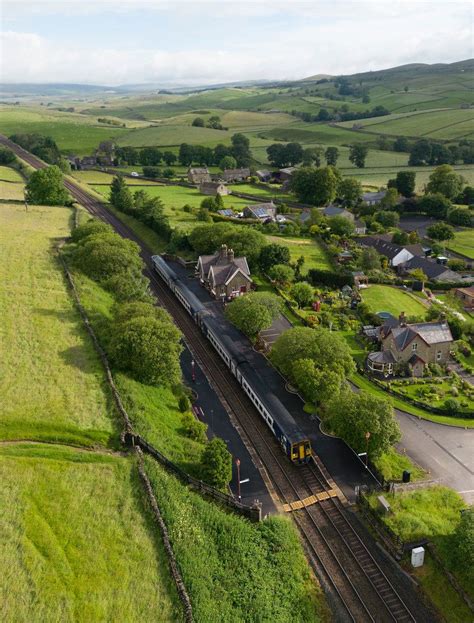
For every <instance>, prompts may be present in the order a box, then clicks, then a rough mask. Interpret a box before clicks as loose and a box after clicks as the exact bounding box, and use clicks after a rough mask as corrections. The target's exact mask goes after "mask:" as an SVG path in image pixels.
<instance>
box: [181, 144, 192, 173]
mask: <svg viewBox="0 0 474 623" xmlns="http://www.w3.org/2000/svg"><path fill="white" fill-rule="evenodd" d="M178 160H179V162H180V163H181V164H182V165H183V166H185V167H189V165H190V164H192V163H193V160H194V146H193V145H188V144H187V143H181V145H180V146H179V154H178Z"/></svg>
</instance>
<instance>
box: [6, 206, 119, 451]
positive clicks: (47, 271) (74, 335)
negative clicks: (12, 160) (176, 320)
mask: <svg viewBox="0 0 474 623" xmlns="http://www.w3.org/2000/svg"><path fill="white" fill-rule="evenodd" d="M71 220H72V210H70V209H69V208H51V207H38V206H30V207H29V210H28V212H25V209H24V207H23V206H16V205H6V204H3V205H2V204H0V244H1V247H2V249H3V262H2V263H1V266H0V316H1V318H2V338H3V343H4V344H5V348H3V350H2V375H1V377H0V396H1V399H0V400H1V416H0V437H1V438H3V439H39V440H45V439H55V440H57V441H61V440H62V441H68V442H73V443H80V444H91V443H97V442H101V443H108V442H109V441H110V440H111V437H112V436H113V435H114V431H115V425H114V420H115V415H114V413H113V410H112V407H111V404H110V400H109V396H108V392H107V391H106V388H105V385H104V379H103V371H102V368H101V364H100V362H99V360H98V357H97V355H96V353H95V351H94V349H93V346H92V343H91V342H90V338H89V337H88V336H87V334H86V331H85V329H84V327H83V324H82V320H81V318H80V316H79V313H78V312H77V310H76V308H75V307H74V304H73V302H72V300H71V296H70V294H69V292H68V290H67V287H66V283H65V281H64V277H63V274H62V271H61V268H60V266H59V264H58V262H57V260H56V258H55V255H54V253H53V249H52V247H53V244H54V243H55V241H56V240H57V239H59V238H61V237H64V236H67V235H69V231H70V229H69V228H70V224H71Z"/></svg>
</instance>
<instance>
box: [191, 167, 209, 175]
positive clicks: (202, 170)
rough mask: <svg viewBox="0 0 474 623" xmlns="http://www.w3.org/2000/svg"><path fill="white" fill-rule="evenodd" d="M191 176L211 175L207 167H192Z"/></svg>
mask: <svg viewBox="0 0 474 623" xmlns="http://www.w3.org/2000/svg"><path fill="white" fill-rule="evenodd" d="M188 173H191V175H209V170H208V168H207V167H191V168H190V169H189V171H188Z"/></svg>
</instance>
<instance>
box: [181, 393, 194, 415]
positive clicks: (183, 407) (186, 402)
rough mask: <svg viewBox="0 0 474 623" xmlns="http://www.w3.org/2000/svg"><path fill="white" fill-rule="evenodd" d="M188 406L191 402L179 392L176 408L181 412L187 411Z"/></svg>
mask: <svg viewBox="0 0 474 623" xmlns="http://www.w3.org/2000/svg"><path fill="white" fill-rule="evenodd" d="M190 406H191V404H190V402H189V398H188V397H187V396H185V395H184V394H181V396H180V397H179V400H178V409H179V410H180V411H181V413H185V412H186V411H189V408H190Z"/></svg>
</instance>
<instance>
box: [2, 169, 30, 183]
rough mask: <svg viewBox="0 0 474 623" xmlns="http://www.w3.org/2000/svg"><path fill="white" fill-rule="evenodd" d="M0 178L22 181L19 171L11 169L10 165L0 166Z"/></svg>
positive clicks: (6, 180)
mask: <svg viewBox="0 0 474 623" xmlns="http://www.w3.org/2000/svg"><path fill="white" fill-rule="evenodd" d="M0 180H1V181H2V182H21V183H23V181H24V180H23V178H22V176H21V175H20V173H19V172H18V171H17V170H16V169H12V168H11V167H4V166H0Z"/></svg>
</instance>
